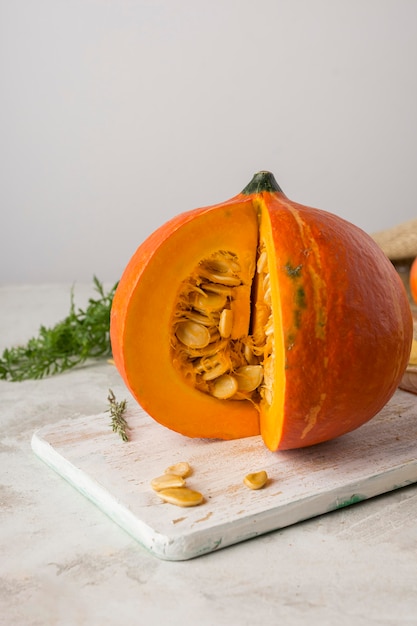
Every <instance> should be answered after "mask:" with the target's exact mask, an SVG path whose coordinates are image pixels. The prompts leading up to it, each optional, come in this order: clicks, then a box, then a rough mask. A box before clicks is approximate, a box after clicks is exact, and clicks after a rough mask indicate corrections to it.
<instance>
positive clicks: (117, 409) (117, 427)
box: [107, 389, 129, 441]
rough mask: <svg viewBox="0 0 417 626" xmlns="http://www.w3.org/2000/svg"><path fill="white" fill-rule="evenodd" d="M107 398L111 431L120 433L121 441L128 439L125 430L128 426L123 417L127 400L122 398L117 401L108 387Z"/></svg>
mask: <svg viewBox="0 0 417 626" xmlns="http://www.w3.org/2000/svg"><path fill="white" fill-rule="evenodd" d="M107 400H108V401H109V404H110V408H109V411H110V417H111V427H112V429H113V432H114V433H117V434H118V435H120V437H121V438H122V439H123V441H129V436H128V434H127V432H126V429H127V428H128V426H127V422H126V420H125V417H124V414H125V411H126V405H127V401H126V400H122V401H121V402H117V400H116V396H115V395H114V393H113V391H112V390H111V389H109V395H108V397H107Z"/></svg>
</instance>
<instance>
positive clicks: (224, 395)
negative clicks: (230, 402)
mask: <svg viewBox="0 0 417 626" xmlns="http://www.w3.org/2000/svg"><path fill="white" fill-rule="evenodd" d="M237 389H238V384H237V380H236V378H235V377H234V376H231V375H230V374H223V375H222V376H219V378H216V379H215V381H214V383H213V386H212V389H211V395H212V396H214V397H215V398H218V399H219V400H227V399H228V398H231V397H232V396H234V395H235V393H236V391H237Z"/></svg>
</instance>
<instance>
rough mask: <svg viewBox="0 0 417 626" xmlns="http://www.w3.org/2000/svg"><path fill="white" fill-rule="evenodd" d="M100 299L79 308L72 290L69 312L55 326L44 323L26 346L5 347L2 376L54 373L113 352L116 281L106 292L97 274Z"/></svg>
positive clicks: (31, 376)
mask: <svg viewBox="0 0 417 626" xmlns="http://www.w3.org/2000/svg"><path fill="white" fill-rule="evenodd" d="M93 280H94V287H95V290H96V291H97V293H98V296H99V297H98V298H96V299H93V298H90V299H89V301H88V306H87V307H86V308H85V309H80V308H78V309H76V308H75V303H74V293H73V289H72V290H71V299H70V311H69V314H68V315H67V317H65V318H64V319H63V320H62V321H61V322H58V323H57V324H56V325H55V326H52V327H50V328H46V327H45V326H41V327H40V329H39V334H38V336H37V337H33V338H32V339H29V341H28V342H27V344H26V345H24V346H17V347H13V348H6V349H5V350H4V352H3V354H2V356H1V357H0V379H1V380H9V381H22V380H28V379H39V378H43V377H45V376H52V375H53V374H59V373H62V372H65V371H66V370H69V369H71V368H73V367H75V366H77V365H80V364H81V363H84V362H85V361H87V360H88V359H91V358H98V357H105V356H110V355H111V346H110V309H111V305H112V301H113V296H114V292H115V290H116V287H117V283H116V284H115V285H114V286H113V287H112V288H111V289H110V291H109V292H108V293H105V291H104V288H103V285H102V283H101V282H100V281H99V280H98V279H97V278H96V277H95V276H94V278H93Z"/></svg>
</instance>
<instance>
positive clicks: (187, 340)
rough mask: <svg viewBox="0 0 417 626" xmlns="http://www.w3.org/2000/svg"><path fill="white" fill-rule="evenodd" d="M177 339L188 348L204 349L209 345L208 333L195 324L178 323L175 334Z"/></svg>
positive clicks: (205, 329)
mask: <svg viewBox="0 0 417 626" xmlns="http://www.w3.org/2000/svg"><path fill="white" fill-rule="evenodd" d="M175 334H176V336H177V338H178V339H179V340H180V341H181V343H183V344H184V345H185V346H188V347H190V348H205V346H207V345H208V344H209V343H210V332H209V330H208V329H207V328H206V327H205V326H203V325H202V324H198V323H197V322H191V321H188V322H180V323H179V324H178V326H177V329H176V332H175Z"/></svg>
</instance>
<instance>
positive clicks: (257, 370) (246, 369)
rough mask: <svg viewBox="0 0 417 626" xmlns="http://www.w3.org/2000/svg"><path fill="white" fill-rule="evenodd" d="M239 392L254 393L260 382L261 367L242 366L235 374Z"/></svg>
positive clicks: (261, 375)
mask: <svg viewBox="0 0 417 626" xmlns="http://www.w3.org/2000/svg"><path fill="white" fill-rule="evenodd" d="M235 376H236V380H237V385H238V389H239V391H255V389H257V388H258V387H259V385H260V384H261V382H262V379H263V376H264V372H263V367H262V365H244V366H243V367H239V368H238V369H237V370H236V372H235Z"/></svg>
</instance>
